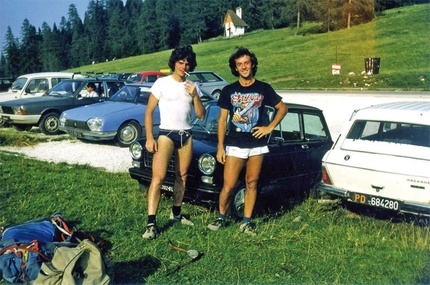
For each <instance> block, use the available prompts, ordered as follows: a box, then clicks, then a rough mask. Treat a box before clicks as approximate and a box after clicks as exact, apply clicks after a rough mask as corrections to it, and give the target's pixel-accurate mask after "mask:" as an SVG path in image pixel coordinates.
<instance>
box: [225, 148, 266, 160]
mask: <svg viewBox="0 0 430 285" xmlns="http://www.w3.org/2000/svg"><path fill="white" fill-rule="evenodd" d="M268 152H269V147H267V145H266V146H260V147H254V148H240V147H237V146H227V147H226V149H225V154H226V155H227V156H234V157H238V158H242V159H247V158H248V157H250V156H254V155H261V154H264V153H268Z"/></svg>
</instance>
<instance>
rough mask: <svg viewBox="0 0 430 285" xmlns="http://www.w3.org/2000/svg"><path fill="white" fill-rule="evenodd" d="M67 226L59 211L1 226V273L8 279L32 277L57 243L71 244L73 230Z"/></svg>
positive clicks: (19, 280) (50, 257)
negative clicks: (35, 218)
mask: <svg viewBox="0 0 430 285" xmlns="http://www.w3.org/2000/svg"><path fill="white" fill-rule="evenodd" d="M69 228H70V227H69V225H67V224H66V222H65V221H64V220H63V218H62V217H61V215H60V214H54V215H52V216H51V217H50V218H43V219H37V220H30V221H27V222H25V223H23V224H19V225H13V226H9V227H7V228H6V229H1V230H0V274H1V275H2V276H3V278H4V279H5V280H6V281H8V282H10V283H26V282H28V281H32V280H35V279H36V278H37V275H38V274H39V271H40V267H41V265H42V263H43V262H49V261H51V259H52V257H53V253H54V250H55V247H56V246H58V245H59V244H60V243H63V242H64V241H66V242H67V245H68V246H70V244H71V243H70V242H69V241H70V239H71V237H72V235H73V232H72V231H71V230H69ZM74 245H75V244H74Z"/></svg>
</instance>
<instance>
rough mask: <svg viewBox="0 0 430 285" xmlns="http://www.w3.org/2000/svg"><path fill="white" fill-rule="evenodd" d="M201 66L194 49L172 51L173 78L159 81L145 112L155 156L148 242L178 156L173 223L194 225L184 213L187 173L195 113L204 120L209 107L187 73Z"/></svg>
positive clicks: (154, 231) (154, 232)
mask: <svg viewBox="0 0 430 285" xmlns="http://www.w3.org/2000/svg"><path fill="white" fill-rule="evenodd" d="M196 66H197V61H196V54H195V53H194V51H193V48H192V47H191V46H189V45H188V46H183V47H177V48H175V49H174V50H173V51H172V54H171V56H170V59H169V67H170V69H171V70H172V72H173V73H172V74H171V75H170V76H166V77H162V78H159V79H157V81H156V82H155V83H154V85H153V86H152V87H151V95H150V97H149V100H148V105H147V108H146V112H145V130H146V145H145V147H146V149H147V150H148V151H149V152H152V153H153V154H154V158H153V163H152V180H151V185H150V186H149V189H148V224H147V226H146V231H145V233H144V234H143V235H142V237H143V238H145V239H154V238H156V237H157V223H156V214H157V209H158V204H159V202H160V196H161V185H162V184H163V180H164V178H165V176H166V172H167V166H168V163H169V160H170V158H171V157H172V154H173V153H175V156H176V160H177V165H176V166H175V168H176V179H175V185H174V187H173V197H174V199H173V207H172V212H171V213H170V220H172V221H175V222H180V223H181V224H185V225H189V226H193V225H194V223H193V222H192V221H190V220H189V219H187V218H185V217H184V216H183V215H182V213H181V205H182V200H183V198H184V192H185V182H186V178H187V172H188V168H189V165H190V163H191V158H192V150H193V140H192V133H191V112H192V109H193V108H194V111H195V113H196V116H197V117H198V118H199V119H200V120H203V119H204V117H205V108H204V107H203V104H202V101H201V100H200V97H201V96H202V93H201V91H200V90H199V88H198V87H197V86H196V85H195V84H194V83H193V82H191V81H189V80H186V74H187V73H188V72H189V71H193V70H194V68H195V67H196ZM157 105H158V106H159V109H160V132H159V136H158V140H155V138H154V134H153V132H152V127H153V113H154V110H155V108H156V107H157Z"/></svg>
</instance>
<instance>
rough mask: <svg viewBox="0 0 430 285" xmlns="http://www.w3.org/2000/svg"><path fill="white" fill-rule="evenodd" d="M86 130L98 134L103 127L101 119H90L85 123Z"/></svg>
mask: <svg viewBox="0 0 430 285" xmlns="http://www.w3.org/2000/svg"><path fill="white" fill-rule="evenodd" d="M87 125H88V128H90V130H91V131H93V132H100V131H101V130H102V127H103V120H102V119H101V118H91V119H89V120H88V121H87Z"/></svg>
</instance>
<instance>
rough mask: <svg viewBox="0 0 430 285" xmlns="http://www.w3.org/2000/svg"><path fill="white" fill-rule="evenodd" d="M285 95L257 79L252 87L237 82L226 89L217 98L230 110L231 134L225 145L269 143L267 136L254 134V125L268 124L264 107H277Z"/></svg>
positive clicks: (245, 146)
mask: <svg viewBox="0 0 430 285" xmlns="http://www.w3.org/2000/svg"><path fill="white" fill-rule="evenodd" d="M281 100H282V97H281V96H279V95H278V94H277V93H276V92H275V90H273V88H272V87H271V86H270V85H269V84H267V83H265V82H262V81H258V80H255V82H254V83H253V84H252V85H250V86H246V87H244V86H242V85H240V83H239V81H236V82H234V83H232V84H230V85H227V86H225V87H224V88H223V90H222V92H221V95H220V97H219V99H218V106H220V107H221V108H223V109H227V110H229V114H230V119H229V122H228V124H229V128H230V131H229V134H228V135H227V136H226V138H225V145H229V146H237V147H242V148H253V147H258V146H264V145H266V144H267V138H265V137H264V138H261V139H257V138H255V137H253V136H252V134H251V129H252V128H253V127H255V126H267V125H268V124H269V122H268V120H267V114H265V113H264V106H265V105H268V106H272V107H275V106H276V105H277V104H278V103H279V102H280V101H281Z"/></svg>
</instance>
